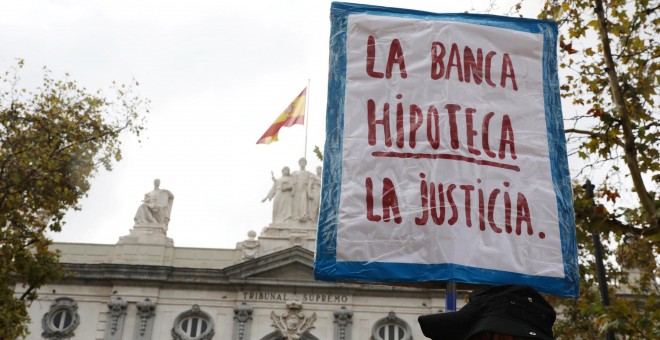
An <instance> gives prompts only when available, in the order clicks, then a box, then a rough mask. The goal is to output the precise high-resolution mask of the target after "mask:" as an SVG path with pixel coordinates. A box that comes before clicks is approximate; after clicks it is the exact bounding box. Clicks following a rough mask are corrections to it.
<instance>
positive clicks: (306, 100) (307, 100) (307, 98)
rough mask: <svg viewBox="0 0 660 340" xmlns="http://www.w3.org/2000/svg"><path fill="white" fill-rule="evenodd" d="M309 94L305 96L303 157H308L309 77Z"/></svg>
mask: <svg viewBox="0 0 660 340" xmlns="http://www.w3.org/2000/svg"><path fill="white" fill-rule="evenodd" d="M306 92H307V95H306V96H305V150H304V152H303V157H304V158H305V159H307V131H308V130H309V116H308V115H307V110H309V78H307V90H306Z"/></svg>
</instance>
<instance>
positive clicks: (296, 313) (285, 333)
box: [270, 300, 316, 340]
mask: <svg viewBox="0 0 660 340" xmlns="http://www.w3.org/2000/svg"><path fill="white" fill-rule="evenodd" d="M286 308H287V309H288V311H287V312H286V313H283V314H282V315H277V314H275V312H274V311H273V312H270V318H271V320H273V325H272V326H273V327H275V328H277V329H278V330H279V331H280V334H282V337H283V338H284V339H285V340H300V338H301V336H302V334H303V333H305V332H308V331H310V330H311V329H313V328H314V321H316V313H312V315H311V316H310V317H309V318H308V317H307V316H305V314H304V313H303V312H302V308H303V307H302V304H301V303H300V301H297V300H289V301H287V303H286Z"/></svg>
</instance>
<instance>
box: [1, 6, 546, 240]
mask: <svg viewBox="0 0 660 340" xmlns="http://www.w3.org/2000/svg"><path fill="white" fill-rule="evenodd" d="M356 2H359V3H365V4H372V5H380V6H387V7H402V8H410V9H418V10H424V11H429V12H437V13H456V12H466V11H467V12H470V13H484V12H486V11H489V12H490V14H504V13H509V12H510V9H511V6H512V4H514V3H515V2H514V1H498V5H497V7H494V8H490V2H491V1H488V0H473V1H448V0H435V1H430V0H425V1H385V0H381V1H356ZM330 4H331V1H325V0H286V1H285V0H257V1H217V0H216V1H205V0H188V1H163V0H159V1H152V0H148V1H147V0H138V1H135V0H132V1H125V0H112V1H96V0H58V1H46V0H43V1H37V0H22V1H9V0H4V1H0V46H2V47H1V48H0V70H2V71H5V70H7V69H9V68H10V67H11V66H12V65H15V63H16V61H15V60H16V59H17V58H22V59H25V62H26V66H25V70H24V72H23V78H24V81H23V83H22V85H23V86H25V87H34V86H35V85H36V84H38V80H39V79H40V78H39V77H40V76H41V69H42V67H43V66H47V67H48V68H49V69H51V70H52V71H53V76H54V77H56V78H61V77H62V75H63V74H64V73H65V72H68V73H69V74H70V75H71V78H72V79H74V80H77V81H78V82H79V83H80V84H81V85H83V86H85V87H86V88H88V89H90V90H96V89H107V88H108V87H109V85H110V83H111V82H112V81H113V80H114V81H118V82H124V83H128V82H130V81H131V79H135V80H137V81H138V82H139V83H140V87H139V88H138V91H139V93H140V94H141V96H142V97H144V98H148V99H149V100H151V105H150V111H151V113H150V114H149V115H148V122H147V130H146V131H145V133H144V138H143V141H142V143H141V144H138V143H137V142H136V140H135V138H131V137H130V136H124V138H123V143H124V144H123V149H122V150H123V156H124V159H123V160H121V161H120V162H119V163H117V164H115V166H114V170H113V171H112V172H107V171H104V170H102V171H100V172H99V173H97V174H96V176H95V178H93V179H92V182H91V183H92V188H91V190H90V191H89V193H88V197H87V198H85V199H83V200H82V201H81V206H82V211H75V212H74V211H72V212H70V213H68V214H67V216H66V221H67V224H66V225H65V226H64V228H63V231H62V232H61V233H58V234H55V235H53V238H54V239H55V240H56V241H58V242H83V243H108V244H113V243H116V242H117V240H118V239H119V237H120V236H123V235H127V234H128V233H129V231H130V229H131V227H132V226H133V216H134V214H135V211H136V210H137V208H138V206H139V204H140V201H141V200H142V198H143V196H144V194H145V193H146V192H148V191H150V190H152V188H153V180H154V179H155V178H159V179H161V188H163V189H168V190H170V191H171V192H172V193H173V194H174V197H175V198H174V206H173V209H172V216H171V222H170V225H169V232H168V236H169V237H171V238H173V239H174V244H175V246H179V247H204V248H233V247H234V246H235V245H236V243H237V242H240V241H243V240H245V239H246V238H247V236H246V235H247V233H248V231H250V230H254V231H256V232H257V233H259V232H260V231H261V230H262V229H263V228H264V227H266V226H268V224H269V223H270V222H271V211H272V204H271V203H270V202H266V203H261V199H262V198H263V197H265V196H266V194H267V193H268V191H269V190H270V187H271V183H272V182H271V174H270V173H271V171H273V172H274V173H275V174H276V176H279V174H280V170H281V168H282V167H283V166H285V165H286V166H289V167H291V169H292V170H295V169H297V168H298V165H297V162H298V159H299V158H300V157H303V156H305V155H306V157H307V159H308V166H307V169H308V170H310V171H312V172H313V171H314V169H315V168H316V166H318V165H321V162H320V161H319V160H318V159H317V158H316V157H315V155H314V154H313V152H312V149H313V148H314V146H315V145H318V146H319V147H321V148H322V147H323V145H324V143H325V107H326V87H327V73H328V41H329V32H330V21H329V15H330ZM489 8H490V9H489ZM538 11H539V5H538V4H535V3H534V4H532V3H525V7H523V13H525V16H526V17H535V16H536V13H538ZM308 80H309V82H310V89H309V91H308V94H309V110H308V114H309V115H308V117H307V124H306V126H301V125H296V126H294V127H291V128H283V129H282V130H281V131H280V141H278V142H275V143H272V144H270V145H256V144H255V143H256V141H257V140H258V139H259V137H261V135H262V134H263V133H264V132H265V130H266V129H267V128H268V127H269V126H270V124H271V123H272V122H273V120H274V119H275V118H276V117H277V116H278V115H279V114H280V113H282V111H283V110H284V109H285V108H286V107H287V105H288V104H289V103H290V102H291V101H292V100H293V99H294V98H295V97H296V96H297V95H298V94H299V93H300V91H301V90H302V89H303V88H304V87H305V86H307V83H308ZM306 131H307V146H306V148H305V133H306ZM127 137H128V138H127Z"/></svg>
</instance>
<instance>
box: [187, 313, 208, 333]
mask: <svg viewBox="0 0 660 340" xmlns="http://www.w3.org/2000/svg"><path fill="white" fill-rule="evenodd" d="M208 326H209V323H208V321H206V320H204V319H203V318H200V317H197V316H189V317H187V318H185V319H183V320H181V330H182V331H183V334H185V335H187V336H189V337H191V338H194V337H196V336H198V335H200V334H204V332H206V330H207V329H208Z"/></svg>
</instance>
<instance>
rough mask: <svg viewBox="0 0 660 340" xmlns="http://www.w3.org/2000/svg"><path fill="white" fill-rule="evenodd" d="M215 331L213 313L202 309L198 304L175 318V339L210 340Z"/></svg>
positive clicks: (173, 329)
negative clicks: (210, 313)
mask: <svg viewBox="0 0 660 340" xmlns="http://www.w3.org/2000/svg"><path fill="white" fill-rule="evenodd" d="M214 333H215V332H214V330H213V319H212V318H211V315H209V314H208V313H206V312H204V311H202V310H201V309H200V308H199V306H198V305H193V306H192V308H191V309H190V310H187V311H185V312H183V313H181V314H179V316H177V317H176V319H174V327H173V328H172V336H173V337H174V340H184V339H185V340H210V339H212V338H213V335H214Z"/></svg>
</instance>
